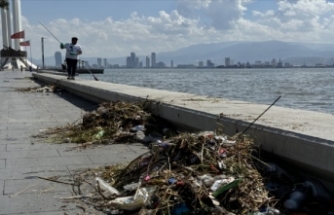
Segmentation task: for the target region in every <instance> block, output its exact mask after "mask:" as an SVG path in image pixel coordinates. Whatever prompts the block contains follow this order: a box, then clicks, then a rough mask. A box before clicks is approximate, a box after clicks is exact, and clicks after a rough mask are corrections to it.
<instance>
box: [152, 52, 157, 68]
mask: <svg viewBox="0 0 334 215" xmlns="http://www.w3.org/2000/svg"><path fill="white" fill-rule="evenodd" d="M156 57H157V56H156V54H155V52H152V53H151V61H152V62H151V63H152V65H151V67H155V64H156V60H157V59H156Z"/></svg>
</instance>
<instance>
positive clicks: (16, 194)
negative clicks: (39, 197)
mask: <svg viewBox="0 0 334 215" xmlns="http://www.w3.org/2000/svg"><path fill="white" fill-rule="evenodd" d="M37 184H39V182H37V183H35V184H33V185H31V186H29V187H27V188H25V189H23V190H21V191H19V192H17V193H15V194H14V195H11V196H10V198H12V197H15V196H17V195H19V194H21V193H23V192H24V191H26V190H29V189H30V188H32V187H34V186H36V185H37Z"/></svg>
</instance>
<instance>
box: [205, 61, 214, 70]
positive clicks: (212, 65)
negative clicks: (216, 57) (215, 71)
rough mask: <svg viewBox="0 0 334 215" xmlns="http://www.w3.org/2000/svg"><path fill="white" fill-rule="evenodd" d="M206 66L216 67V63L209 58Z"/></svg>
mask: <svg viewBox="0 0 334 215" xmlns="http://www.w3.org/2000/svg"><path fill="white" fill-rule="evenodd" d="M206 67H208V68H214V67H215V65H214V64H213V63H212V62H211V60H207V61H206Z"/></svg>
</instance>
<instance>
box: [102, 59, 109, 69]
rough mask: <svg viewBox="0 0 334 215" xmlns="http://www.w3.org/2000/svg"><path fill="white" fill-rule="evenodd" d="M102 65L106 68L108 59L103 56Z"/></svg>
mask: <svg viewBox="0 0 334 215" xmlns="http://www.w3.org/2000/svg"><path fill="white" fill-rule="evenodd" d="M103 66H104V68H107V67H108V61H107V58H104V59H103Z"/></svg>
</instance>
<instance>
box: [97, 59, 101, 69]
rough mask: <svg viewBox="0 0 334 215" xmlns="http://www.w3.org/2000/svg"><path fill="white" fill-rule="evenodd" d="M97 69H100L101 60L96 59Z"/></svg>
mask: <svg viewBox="0 0 334 215" xmlns="http://www.w3.org/2000/svg"><path fill="white" fill-rule="evenodd" d="M97 67H98V68H101V67H102V59H101V58H98V59H97Z"/></svg>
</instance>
